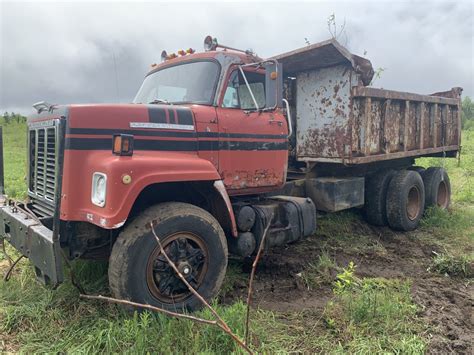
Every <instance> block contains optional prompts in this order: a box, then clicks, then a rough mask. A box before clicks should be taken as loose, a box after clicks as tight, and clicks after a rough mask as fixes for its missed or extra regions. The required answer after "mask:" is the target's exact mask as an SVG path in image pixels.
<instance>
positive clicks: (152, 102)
mask: <svg viewBox="0 0 474 355" xmlns="http://www.w3.org/2000/svg"><path fill="white" fill-rule="evenodd" d="M149 104H167V105H171V102H169V101H168V100H163V99H154V100H153V101H150V102H149Z"/></svg>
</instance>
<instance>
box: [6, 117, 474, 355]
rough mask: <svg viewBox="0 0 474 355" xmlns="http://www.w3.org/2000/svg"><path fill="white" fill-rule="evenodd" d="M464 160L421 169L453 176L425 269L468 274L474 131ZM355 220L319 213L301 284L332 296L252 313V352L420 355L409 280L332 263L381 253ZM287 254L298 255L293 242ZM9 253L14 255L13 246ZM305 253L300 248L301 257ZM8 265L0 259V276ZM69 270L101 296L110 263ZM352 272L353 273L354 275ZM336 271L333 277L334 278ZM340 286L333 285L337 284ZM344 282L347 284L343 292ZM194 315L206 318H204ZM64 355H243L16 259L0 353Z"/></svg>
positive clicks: (426, 234) (17, 155)
mask: <svg viewBox="0 0 474 355" xmlns="http://www.w3.org/2000/svg"><path fill="white" fill-rule="evenodd" d="M463 134H464V135H463V154H462V159H461V164H460V165H459V166H458V164H457V161H456V160H454V159H435V158H423V159H419V160H418V161H417V164H418V165H423V166H428V165H438V166H444V167H445V168H446V169H447V170H448V172H449V175H450V177H451V183H452V191H453V204H452V208H451V210H450V211H449V212H447V211H440V210H438V209H432V210H430V211H428V212H427V214H426V216H425V218H424V219H423V222H422V226H421V228H420V230H419V232H414V233H413V234H410V238H419V239H420V240H421V241H422V242H426V243H428V244H429V245H432V244H437V245H439V247H440V248H441V250H443V252H441V253H438V255H434V257H433V263H432V266H431V270H432V271H433V272H438V273H441V274H447V275H456V277H466V275H465V272H466V271H467V272H469V271H468V270H469V267H470V266H469V265H472V264H471V261H472V259H471V256H472V250H473V248H472V245H473V241H474V132H463ZM25 142H26V134H25V126H24V125H20V124H9V125H6V126H4V147H5V148H4V149H5V185H6V191H7V194H8V195H9V196H12V197H17V198H24V197H25V196H26V186H25V172H26V170H25V166H26V149H25ZM359 214H360V213H358V212H354V211H347V212H342V213H337V214H331V215H325V216H321V218H319V220H318V232H317V235H316V236H315V237H312V238H319V240H321V243H320V246H321V248H322V249H323V250H324V251H325V252H323V253H322V254H321V255H320V256H319V257H318V258H317V259H315V260H308V267H307V268H306V269H305V270H304V271H302V273H301V277H302V279H303V281H304V283H305V285H306V286H307V287H308V288H309V289H313V290H314V289H317V288H318V287H320V286H321V285H326V287H327V285H331V284H332V285H333V287H334V294H333V295H332V298H331V300H330V301H329V302H328V303H327V304H326V306H325V307H324V310H323V311H322V312H320V311H316V310H312V309H308V310H305V311H301V312H269V311H264V310H261V309H257V310H255V311H254V312H253V313H252V328H251V329H252V347H253V348H254V349H255V350H257V351H259V352H262V353H276V352H280V353H287V352H304V353H312V352H324V353H347V352H350V353H361V354H369V353H423V352H424V351H425V350H426V345H427V341H428V340H427V339H428V337H427V335H426V328H425V327H424V325H423V324H421V323H420V319H419V318H418V316H417V312H418V311H419V310H418V308H417V307H416V306H415V304H414V302H413V300H412V298H411V295H410V287H411V282H410V280H404V279H390V280H387V279H381V278H361V279H359V278H357V277H356V276H354V272H353V271H354V270H352V269H351V268H350V267H349V268H348V267H346V268H343V266H345V265H337V263H336V261H335V259H334V257H333V255H336V253H337V252H338V251H341V250H344V249H350V250H351V252H353V253H354V254H357V255H364V254H365V253H368V252H369V251H370V253H372V255H373V254H374V253H376V254H377V255H381V256H383V255H385V254H387V250H385V248H384V246H383V245H382V244H381V243H380V241H379V240H378V239H377V238H374V231H373V230H372V229H371V227H369V226H368V225H367V224H365V223H364V222H362V221H361V218H360V217H361V216H360V215H359ZM292 248H302V247H301V245H298V244H296V245H294V246H292ZM9 251H10V252H13V251H12V249H11V248H9ZM302 252H304V250H302ZM5 265H6V260H4V257H3V255H2V253H1V252H0V270H5ZM74 270H75V273H76V274H77V276H78V278H79V279H80V280H81V282H82V283H83V284H84V286H85V287H86V289H87V290H88V291H89V292H91V293H100V294H107V293H108V287H107V272H106V270H107V265H106V264H104V263H90V262H89V263H86V262H77V263H75V264H74ZM355 270H357V268H356V269H355ZM337 273H339V274H338V275H337V277H336V274H337ZM335 277H336V280H335V282H334V279H335ZM247 278H248V274H243V273H242V272H241V269H240V264H239V263H238V262H237V263H235V262H231V263H230V267H229V271H228V274H227V278H226V281H225V284H224V287H223V289H222V291H221V296H223V297H224V298H225V296H226V295H228V294H231V293H232V292H233V289H234V287H235V286H236V285H237V286H244V285H246V282H247ZM346 281H350V282H349V284H350V285H349V286H348V285H347V282H346ZM215 307H216V309H217V311H218V312H219V314H221V315H222V317H223V318H224V319H225V320H226V321H228V322H229V325H230V326H231V328H232V329H233V330H234V331H235V332H236V333H237V334H238V335H239V336H241V337H242V336H243V331H244V330H243V324H244V315H245V312H244V310H245V305H244V304H243V303H242V302H236V303H233V304H231V305H223V304H218V303H217V301H216V302H215ZM197 315H198V316H202V317H205V318H209V319H210V318H211V316H210V314H209V312H208V311H201V312H198V314H197ZM5 351H13V352H17V351H21V352H49V353H53V352H70V353H102V352H107V353H114V352H128V353H148V352H150V353H152V352H153V353H156V352H160V353H168V352H173V353H219V354H220V353H230V352H237V353H241V350H240V349H238V348H237V346H236V345H235V344H234V343H233V342H232V341H231V340H230V339H229V337H228V336H227V335H225V334H224V333H222V332H221V331H220V330H218V329H215V328H212V327H209V326H203V325H198V324H195V323H192V322H190V321H185V320H178V319H171V318H168V317H165V316H162V315H157V314H151V313H149V312H144V313H140V314H139V313H133V314H132V313H129V312H127V311H125V310H123V309H122V308H120V307H118V306H114V305H110V304H105V303H100V302H91V301H86V300H82V299H79V297H78V292H77V290H76V289H75V288H74V287H73V286H72V285H71V284H70V282H66V283H64V284H62V285H61V286H60V287H59V288H58V289H57V290H54V291H53V290H49V289H46V288H44V287H42V286H40V285H39V284H37V283H36V282H35V281H34V275H33V271H32V269H31V267H30V266H29V263H28V262H27V261H26V260H25V261H22V262H21V263H20V265H19V267H18V269H17V271H16V272H15V274H14V277H13V278H12V280H11V281H10V282H9V283H4V282H3V281H0V352H5Z"/></svg>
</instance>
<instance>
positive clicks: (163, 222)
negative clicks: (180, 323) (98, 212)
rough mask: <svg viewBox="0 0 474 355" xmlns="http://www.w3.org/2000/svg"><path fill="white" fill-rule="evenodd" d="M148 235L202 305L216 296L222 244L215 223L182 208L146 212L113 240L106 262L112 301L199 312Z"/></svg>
mask: <svg viewBox="0 0 474 355" xmlns="http://www.w3.org/2000/svg"><path fill="white" fill-rule="evenodd" d="M152 221H153V224H154V230H155V233H156V234H157V236H158V237H159V238H160V241H161V243H162V245H163V247H164V249H165V251H166V254H167V255H168V256H169V257H170V259H171V260H172V261H173V262H174V263H175V265H176V266H177V267H178V269H179V270H180V272H181V273H182V274H183V276H185V277H186V279H187V280H188V282H189V283H190V284H191V285H192V286H193V287H194V288H195V289H196V291H197V292H198V293H199V294H200V295H201V296H202V297H203V298H204V299H206V300H207V301H210V300H211V299H212V298H213V297H214V296H216V295H217V293H218V291H219V289H220V287H221V285H222V282H223V280H224V276H225V272H226V268H227V242H226V238H225V235H224V231H223V230H222V228H221V226H220V225H219V223H218V222H217V220H216V219H215V218H214V217H213V216H212V215H211V214H209V213H208V212H207V211H205V210H203V209H201V208H199V207H196V206H193V205H190V204H186V203H179V202H168V203H162V204H158V205H156V206H153V207H150V208H148V209H147V210H145V211H144V212H142V214H141V215H140V216H139V217H138V218H136V219H135V220H134V221H133V222H132V223H131V224H130V225H128V226H127V227H126V228H125V229H124V230H123V231H122V233H121V234H120V235H119V237H118V238H117V241H116V242H115V244H114V247H113V249H112V253H111V256H110V262H109V284H110V289H111V291H112V294H113V295H114V297H116V298H119V299H127V300H131V301H133V302H138V303H144V304H150V305H153V306H157V307H161V308H164V309H167V310H171V311H194V310H196V309H199V308H201V307H202V304H201V302H200V301H199V299H197V298H196V297H195V296H194V295H193V294H192V293H191V292H190V291H189V290H188V289H187V287H186V286H185V285H184V283H183V282H182V281H181V280H180V279H179V277H178V276H177V275H176V273H175V272H174V270H173V269H172V268H171V266H170V265H169V264H168V263H167V261H166V259H165V258H164V257H163V255H162V254H161V250H160V248H159V245H158V243H157V241H156V239H155V237H154V235H153V233H152V231H151V229H150V222H152Z"/></svg>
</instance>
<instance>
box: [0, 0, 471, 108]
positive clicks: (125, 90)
mask: <svg viewBox="0 0 474 355" xmlns="http://www.w3.org/2000/svg"><path fill="white" fill-rule="evenodd" d="M0 1H1V0H0ZM332 13H334V14H335V15H336V21H337V23H338V24H342V23H343V22H344V20H345V24H346V25H345V36H343V37H342V38H341V39H340V41H341V43H342V44H344V45H346V46H347V47H348V49H349V50H350V51H351V52H352V53H355V54H359V55H363V54H364V52H366V55H365V56H366V57H368V58H369V59H370V60H371V61H372V64H373V66H374V68H379V67H382V68H386V69H385V71H384V72H383V73H382V76H381V78H380V79H378V80H376V82H375V83H374V86H378V87H384V88H387V89H394V90H402V91H411V92H417V93H432V92H436V91H444V90H449V89H450V88H451V87H454V86H461V87H463V88H464V94H465V95H469V96H471V97H472V96H473V95H474V78H473V66H474V64H473V46H474V44H473V41H474V39H473V38H474V29H473V26H474V20H473V1H469V0H466V1H462V0H461V1H459V0H458V1H423V2H422V1H412V2H410V1H404V2H401V1H380V0H379V1H373V2H368V1H350V2H342V1H334V0H333V1H320V2H297V1H292V2H286V3H275V2H262V3H256V2H255V1H254V2H238V3H237V2H234V3H224V2H222V1H221V2H219V3H182V2H176V1H175V2H173V3H137V2H134V3H124V2H121V3H118V2H105V3H97V2H87V3H86V2H81V3H70V2H55V3H51V2H36V3H13V2H1V3H0V60H1V62H0V66H1V68H0V112H4V111H5V110H8V111H15V112H21V113H24V114H28V113H30V112H32V109H31V104H32V103H34V102H37V101H40V100H46V101H48V102H51V103H61V104H67V103H92V102H130V101H131V100H132V99H133V97H134V95H135V93H136V91H137V89H138V88H139V86H140V83H141V81H142V79H143V76H144V74H145V73H146V71H147V70H148V69H149V67H150V64H152V63H155V62H159V61H160V53H161V51H162V50H163V49H166V50H167V51H168V52H170V51H171V52H172V51H177V50H178V49H181V48H188V47H193V48H196V49H198V50H199V51H201V50H202V41H203V39H204V37H205V36H206V35H208V34H212V35H213V36H216V37H217V38H218V40H219V42H221V43H224V44H227V45H229V46H233V47H237V48H243V49H249V48H252V49H253V50H254V51H255V52H256V53H257V54H258V55H260V56H261V57H269V56H273V55H276V54H279V53H282V52H286V51H289V50H292V49H296V48H299V47H302V46H304V45H305V38H307V39H308V41H309V42H311V43H315V42H319V41H323V40H326V39H328V38H329V37H330V34H329V32H328V29H327V18H328V16H330V15H331V14H332ZM114 57H115V63H116V65H114ZM115 68H116V71H117V75H116V74H115ZM116 78H117V81H118V85H116ZM117 87H118V90H117ZM117 91H118V92H117Z"/></svg>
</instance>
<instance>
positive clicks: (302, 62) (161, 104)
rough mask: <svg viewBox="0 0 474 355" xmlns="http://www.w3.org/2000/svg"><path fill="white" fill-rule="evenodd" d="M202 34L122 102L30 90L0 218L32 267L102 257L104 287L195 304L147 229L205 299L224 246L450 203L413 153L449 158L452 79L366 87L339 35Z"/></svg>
mask: <svg viewBox="0 0 474 355" xmlns="http://www.w3.org/2000/svg"><path fill="white" fill-rule="evenodd" d="M204 47H205V51H204V52H201V53H197V52H195V50H194V49H191V48H189V49H187V50H180V51H179V52H178V53H172V54H168V53H167V52H166V51H163V53H162V55H161V59H162V61H161V62H160V63H159V64H153V65H152V66H151V69H150V71H149V72H148V74H147V75H146V77H145V79H144V81H143V84H142V85H141V87H140V89H139V90H138V93H137V95H136V97H135V99H134V100H133V102H132V103H130V104H77V105H75V104H74V105H54V104H49V103H47V102H44V101H43V102H38V103H36V104H34V105H33V106H34V108H35V109H36V112H35V113H34V114H32V115H31V116H29V117H28V121H27V130H28V132H27V136H28V148H27V149H28V150H27V155H28V160H27V161H28V169H27V173H26V176H27V185H28V200H27V201H24V202H22V201H16V200H12V199H9V198H8V197H7V196H5V195H4V194H2V201H3V202H2V207H1V209H0V233H1V235H2V238H4V239H6V241H8V242H9V243H10V244H11V245H12V246H13V247H14V248H16V249H17V250H18V251H19V253H21V255H23V256H25V257H27V258H29V260H30V261H31V263H32V264H33V266H34V270H35V272H36V275H37V278H38V279H39V280H40V281H42V282H43V283H45V284H49V285H51V286H52V287H55V286H57V285H58V284H59V283H61V282H63V281H64V269H65V267H66V266H67V265H68V263H69V261H70V260H74V259H79V258H83V259H101V258H102V259H103V258H106V259H108V260H109V271H108V276H109V283H110V291H111V293H112V295H113V296H114V297H117V298H120V299H127V300H132V301H135V302H139V303H146V304H151V305H155V306H159V307H162V308H165V309H173V310H176V309H177V310H183V309H185V310H194V309H197V308H199V306H200V302H199V300H198V299H197V298H196V297H195V296H194V294H193V293H191V292H190V290H189V289H188V288H187V286H186V285H185V284H184V283H183V282H182V281H181V279H180V278H179V277H178V275H177V274H176V273H175V271H174V270H173V269H172V268H171V267H170V265H169V263H168V262H167V260H166V258H165V257H164V254H163V253H162V250H161V249H160V247H159V245H158V243H157V240H156V238H155V236H154V235H153V234H154V233H155V234H156V235H157V236H158V238H159V239H160V240H161V243H162V245H163V250H164V251H165V253H166V254H167V255H168V256H169V258H170V259H171V260H172V261H173V262H174V263H175V265H176V266H177V268H178V270H179V271H180V272H181V274H182V275H183V276H184V277H185V278H186V280H187V281H188V282H189V283H190V284H191V285H192V286H193V287H194V288H195V289H196V290H197V291H198V292H199V293H200V294H201V295H202V296H203V297H204V298H205V299H211V298H212V297H214V296H216V294H217V293H218V291H219V288H220V286H221V284H222V282H223V279H224V275H225V273H226V267H227V260H228V255H229V253H230V254H234V255H237V256H240V257H252V255H255V253H256V250H258V248H259V246H260V244H261V243H262V239H263V236H264V233H265V231H266V230H267V234H266V238H265V244H264V247H265V248H272V247H278V246H282V245H284V244H288V243H292V242H296V241H298V240H301V239H302V238H304V237H307V236H309V235H313V234H314V233H315V231H316V230H317V225H316V221H317V219H316V214H317V211H322V212H321V213H329V212H337V211H341V210H344V209H349V208H362V209H363V211H364V215H365V217H366V219H367V221H368V222H369V223H371V224H374V225H388V226H389V227H391V228H393V229H396V230H401V231H409V230H413V229H415V228H416V227H417V226H418V224H419V222H420V219H421V218H422V216H423V213H424V211H425V208H427V207H428V206H433V205H437V206H439V208H448V206H449V204H450V195H451V187H450V182H449V177H448V175H447V173H446V171H445V170H444V169H442V168H439V167H430V168H428V169H423V168H421V167H417V166H415V165H414V163H415V159H416V158H419V157H451V158H452V157H456V155H457V153H458V152H459V149H460V139H461V134H460V133H461V131H460V129H461V125H460V111H461V110H460V103H461V101H460V100H461V98H460V96H461V91H462V89H461V88H454V89H452V90H450V91H446V92H438V93H434V94H432V95H420V94H413V93H406V92H398V91H390V90H385V89H378V88H374V87H371V86H370V82H371V80H372V78H373V76H374V70H373V68H372V64H371V62H370V61H369V60H368V59H366V58H363V57H360V56H357V55H354V54H351V53H350V52H349V51H348V50H347V49H346V48H344V47H343V46H341V45H340V44H339V43H338V42H337V41H336V40H334V39H331V40H328V41H325V42H321V43H317V44H313V45H308V46H305V47H303V48H300V49H297V50H294V51H291V52H288V53H284V54H280V55H278V56H275V57H272V58H268V59H262V58H260V57H258V56H257V55H256V54H254V53H252V52H251V51H248V50H247V51H245V50H239V49H235V48H231V47H229V46H225V45H222V44H220V43H218V41H217V39H215V38H213V37H211V36H208V37H206V39H205V41H204ZM1 157H2V158H1V163H2V164H1V165H2V167H3V155H1ZM0 175H1V181H3V168H2V171H1V174H0ZM2 190H3V183H2ZM2 192H3V191H2Z"/></svg>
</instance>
